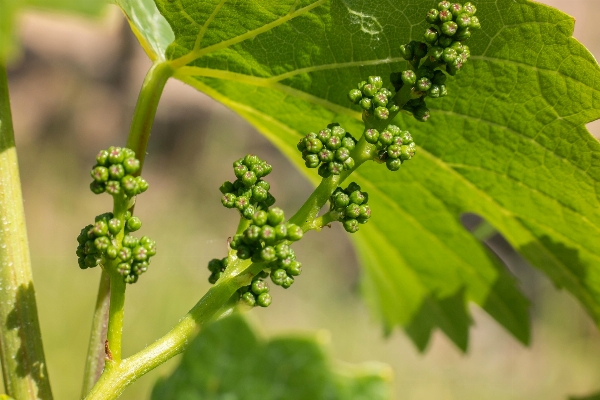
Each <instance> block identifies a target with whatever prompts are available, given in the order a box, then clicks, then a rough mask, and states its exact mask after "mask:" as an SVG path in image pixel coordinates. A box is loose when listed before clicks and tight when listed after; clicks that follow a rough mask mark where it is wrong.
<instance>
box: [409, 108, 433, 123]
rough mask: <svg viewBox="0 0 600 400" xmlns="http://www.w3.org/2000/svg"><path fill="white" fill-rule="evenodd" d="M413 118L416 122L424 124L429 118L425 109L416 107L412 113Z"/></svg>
mask: <svg viewBox="0 0 600 400" xmlns="http://www.w3.org/2000/svg"><path fill="white" fill-rule="evenodd" d="M413 116H414V117H415V119H416V120H417V121H421V122H426V121H427V120H428V119H429V117H430V116H431V115H430V113H429V109H428V108H427V107H424V106H422V107H417V109H416V110H415V111H414V113H413Z"/></svg>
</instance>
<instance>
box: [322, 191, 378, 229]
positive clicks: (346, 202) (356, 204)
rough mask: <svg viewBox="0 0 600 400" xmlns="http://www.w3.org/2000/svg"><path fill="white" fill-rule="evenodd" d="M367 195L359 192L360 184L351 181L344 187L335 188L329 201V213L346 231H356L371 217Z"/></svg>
mask: <svg viewBox="0 0 600 400" xmlns="http://www.w3.org/2000/svg"><path fill="white" fill-rule="evenodd" d="M368 201H369V195H368V194H367V193H366V192H361V190H360V186H359V185H358V184H357V183H355V182H352V183H350V184H349V185H348V187H347V188H346V189H342V188H340V187H338V188H336V189H335V191H334V192H333V194H332V195H331V198H330V199H329V202H330V204H331V211H330V212H331V213H335V215H334V217H335V219H336V220H338V221H340V222H341V223H342V224H343V225H344V229H345V230H346V232H350V233H354V232H356V231H358V228H359V225H360V224H366V223H367V221H368V220H369V218H371V208H370V207H369V206H368V204H367V203H368Z"/></svg>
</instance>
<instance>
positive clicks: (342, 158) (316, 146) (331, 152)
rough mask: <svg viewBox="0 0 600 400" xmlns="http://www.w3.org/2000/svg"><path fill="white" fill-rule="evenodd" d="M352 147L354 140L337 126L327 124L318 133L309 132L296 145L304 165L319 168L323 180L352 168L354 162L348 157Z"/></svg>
mask: <svg viewBox="0 0 600 400" xmlns="http://www.w3.org/2000/svg"><path fill="white" fill-rule="evenodd" d="M354 147H356V139H355V138H354V137H353V136H352V135H351V134H350V133H348V132H346V130H345V129H344V128H342V127H341V126H340V125H339V124H329V125H327V128H326V129H323V130H321V131H319V132H318V133H314V132H311V133H309V134H308V135H306V136H305V137H303V138H302V139H301V140H300V142H298V145H297V148H298V150H299V151H301V152H302V158H303V159H304V164H305V165H306V166H307V167H308V168H317V167H319V170H318V172H319V175H320V176H321V177H323V178H327V177H328V176H330V175H339V174H341V173H342V171H348V170H351V169H352V168H354V165H355V161H354V159H353V158H352V157H351V156H350V152H351V151H352V150H354ZM319 165H320V166H319Z"/></svg>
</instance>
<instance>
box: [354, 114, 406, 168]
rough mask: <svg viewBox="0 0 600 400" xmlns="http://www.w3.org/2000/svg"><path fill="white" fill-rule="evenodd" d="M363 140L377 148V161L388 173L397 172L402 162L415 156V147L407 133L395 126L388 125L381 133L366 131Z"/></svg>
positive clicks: (375, 130) (374, 130) (371, 130)
mask: <svg viewBox="0 0 600 400" xmlns="http://www.w3.org/2000/svg"><path fill="white" fill-rule="evenodd" d="M364 135H365V140H366V141H367V142H369V143H371V144H374V145H375V146H377V150H379V153H378V155H377V158H378V159H377V161H379V162H385V165H386V166H387V168H388V169H389V170H390V171H397V170H398V169H400V166H401V165H402V163H403V162H404V161H407V160H410V159H411V158H413V156H414V155H415V151H416V150H417V147H416V145H415V143H414V141H413V138H412V136H411V134H410V132H408V131H402V130H401V129H400V128H399V127H397V126H396V125H389V126H388V127H387V128H385V129H384V130H383V131H381V132H379V131H378V130H377V129H367V130H366V131H365V133H364Z"/></svg>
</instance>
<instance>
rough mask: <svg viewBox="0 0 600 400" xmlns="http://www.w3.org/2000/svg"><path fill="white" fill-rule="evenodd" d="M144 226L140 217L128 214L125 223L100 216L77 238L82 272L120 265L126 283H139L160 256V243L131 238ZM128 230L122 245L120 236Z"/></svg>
mask: <svg viewBox="0 0 600 400" xmlns="http://www.w3.org/2000/svg"><path fill="white" fill-rule="evenodd" d="M141 227H142V221H141V220H140V219H139V218H138V217H132V216H131V213H130V212H129V211H128V212H127V213H126V214H125V218H124V220H120V219H118V218H115V217H114V215H113V214H112V213H105V214H101V215H98V216H97V217H96V218H95V222H94V224H93V225H88V226H86V227H85V228H83V229H82V230H81V232H80V234H79V236H78V237H77V242H78V243H79V245H78V246H77V252H76V254H77V257H78V260H77V261H78V263H79V267H80V268H81V269H86V268H94V267H96V266H97V265H100V264H102V265H106V264H108V262H110V263H111V265H115V266H116V270H117V271H118V272H119V273H120V274H121V275H123V280H124V281H125V282H126V283H135V282H137V280H138V277H139V276H140V275H141V274H143V273H144V272H146V271H147V270H148V266H149V265H150V259H151V258H152V257H153V256H154V255H155V254H156V243H155V242H154V240H152V239H150V238H149V237H148V236H142V237H141V238H136V237H134V236H132V235H130V233H131V232H135V231H137V230H139V229H140V228H141ZM122 230H124V232H125V235H124V236H123V239H122V240H121V241H120V242H119V241H118V240H117V235H118V234H119V233H120V232H121V231H122Z"/></svg>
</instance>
